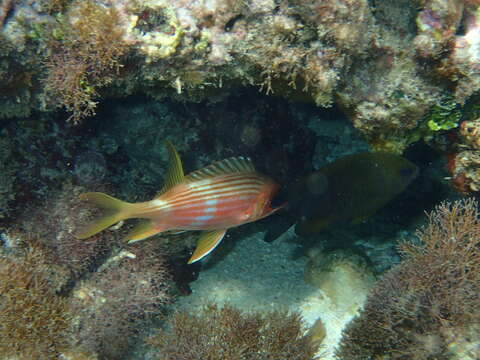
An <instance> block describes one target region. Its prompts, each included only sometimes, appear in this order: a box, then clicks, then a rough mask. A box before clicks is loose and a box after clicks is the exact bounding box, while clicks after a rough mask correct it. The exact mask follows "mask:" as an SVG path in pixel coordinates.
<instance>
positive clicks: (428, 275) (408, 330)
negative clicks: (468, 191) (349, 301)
mask: <svg viewBox="0 0 480 360" xmlns="http://www.w3.org/2000/svg"><path fill="white" fill-rule="evenodd" d="M477 207H478V204H477V202H475V201H474V200H471V199H470V200H463V201H457V202H455V203H453V204H448V203H444V204H442V205H440V206H439V207H437V208H436V210H435V211H433V212H432V213H431V214H430V215H429V223H428V225H427V226H426V227H425V228H423V229H421V230H420V231H419V232H418V234H417V235H418V238H419V240H420V242H417V241H411V242H404V243H402V244H401V245H400V250H401V252H402V254H403V261H402V262H401V263H400V264H399V265H398V266H396V267H395V268H393V269H392V270H391V271H390V272H388V273H387V274H386V275H385V277H384V278H383V279H382V280H380V281H379V283H378V284H377V286H376V287H375V289H374V290H373V292H372V294H371V295H370V297H369V299H368V300H367V303H366V305H365V308H364V309H363V310H362V311H361V313H360V315H359V316H358V318H356V319H354V320H353V321H352V322H351V323H350V324H349V326H348V328H347V329H346V330H345V332H344V337H343V340H342V343H341V346H340V349H339V351H338V353H337V355H338V357H339V358H340V359H342V360H360V359H367V358H368V359H370V358H374V357H379V358H380V357H382V356H392V357H393V358H395V359H412V358H415V359H418V360H423V359H451V358H453V356H455V354H454V353H453V351H454V350H453V349H454V346H452V345H454V344H455V342H456V341H460V340H462V341H463V340H464V338H467V336H466V333H468V332H469V331H470V330H471V329H472V328H473V326H474V325H475V324H478V321H479V320H480V311H479V305H480V300H479V297H478V294H479V292H480V252H479V247H480V219H479V215H480V214H479V212H478V210H477ZM453 334H454V335H453Z"/></svg>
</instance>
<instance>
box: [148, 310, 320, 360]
mask: <svg viewBox="0 0 480 360" xmlns="http://www.w3.org/2000/svg"><path fill="white" fill-rule="evenodd" d="M149 343H150V344H151V345H153V346H154V347H156V348H158V350H159V351H160V352H159V354H158V355H157V357H156V359H159V360H160V359H162V360H174V359H175V360H176V359H182V360H198V359H210V360H243V359H245V360H247V359H248V360H256V359H257V360H276V359H289V360H311V359H312V358H313V356H314V355H315V353H316V351H317V348H318V343H317V342H315V341H311V339H310V336H309V335H304V329H303V328H302V323H301V319H300V317H299V315H298V314H295V313H288V312H284V311H275V312H269V313H265V314H262V313H258V312H257V313H242V312H241V311H240V310H238V309H236V308H234V307H232V306H230V305H224V306H223V307H221V308H220V307H218V306H217V305H214V304H210V305H207V306H206V307H205V308H204V309H203V311H202V312H201V313H199V314H198V315H190V314H188V313H186V312H177V313H175V314H173V316H172V318H171V319H170V321H169V323H168V326H167V328H166V329H165V330H161V331H160V332H158V334H156V335H155V336H153V337H152V338H150V340H149Z"/></svg>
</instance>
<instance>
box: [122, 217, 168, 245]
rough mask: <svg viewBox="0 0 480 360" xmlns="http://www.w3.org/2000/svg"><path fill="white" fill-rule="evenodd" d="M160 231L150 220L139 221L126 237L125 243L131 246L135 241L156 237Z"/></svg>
mask: <svg viewBox="0 0 480 360" xmlns="http://www.w3.org/2000/svg"><path fill="white" fill-rule="evenodd" d="M161 231H162V230H160V229H159V228H158V226H156V225H155V223H154V222H153V221H152V220H148V219H144V220H140V222H139V223H138V224H137V225H136V226H135V227H134V228H133V229H132V230H131V231H130V233H129V234H128V235H127V237H126V238H125V241H126V242H127V243H129V244H132V243H135V242H137V241H141V240H145V239H146V238H149V237H150V236H153V235H156V234H158V233H159V232H161Z"/></svg>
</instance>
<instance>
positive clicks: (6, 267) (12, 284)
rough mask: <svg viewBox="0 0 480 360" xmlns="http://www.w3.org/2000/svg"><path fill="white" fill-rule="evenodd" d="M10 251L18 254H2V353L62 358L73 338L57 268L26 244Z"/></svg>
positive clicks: (3, 355) (0, 340) (69, 310)
mask: <svg viewBox="0 0 480 360" xmlns="http://www.w3.org/2000/svg"><path fill="white" fill-rule="evenodd" d="M6 236H15V235H13V234H11V235H4V237H6ZM17 245H20V244H17ZM10 251H15V255H11V254H7V253H6V252H5V249H2V252H1V253H0V279H1V280H0V293H1V294H2V295H1V298H0V353H1V354H2V357H5V356H7V357H9V356H19V358H21V359H52V360H53V359H58V356H59V355H60V353H61V351H62V350H63V349H65V348H67V347H68V346H69V342H70V339H71V338H70V336H71V334H70V333H69V329H70V323H71V318H72V313H71V309H70V306H69V303H68V299H67V298H66V297H64V296H60V295H58V294H57V293H56V291H55V289H56V288H57V287H58V286H57V285H56V284H55V280H54V279H52V276H51V273H52V271H54V268H52V267H51V266H50V265H49V264H48V262H47V260H46V258H45V256H44V253H43V251H42V250H41V249H40V248H39V247H38V246H32V245H29V244H27V245H25V244H23V246H22V247H19V246H17V247H16V248H15V249H10Z"/></svg>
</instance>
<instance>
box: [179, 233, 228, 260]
mask: <svg viewBox="0 0 480 360" xmlns="http://www.w3.org/2000/svg"><path fill="white" fill-rule="evenodd" d="M226 232H227V230H226V229H223V230H213V231H207V232H204V233H203V234H202V235H201V236H200V239H198V243H197V247H196V248H195V251H194V252H193V254H192V257H191V258H190V259H189V260H188V263H189V264H192V263H194V262H196V261H198V260H200V259H203V258H204V257H205V256H207V255H208V254H210V253H211V252H212V251H213V249H215V248H216V247H217V246H218V244H220V242H221V241H222V239H223V237H224V236H225V233H226Z"/></svg>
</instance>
